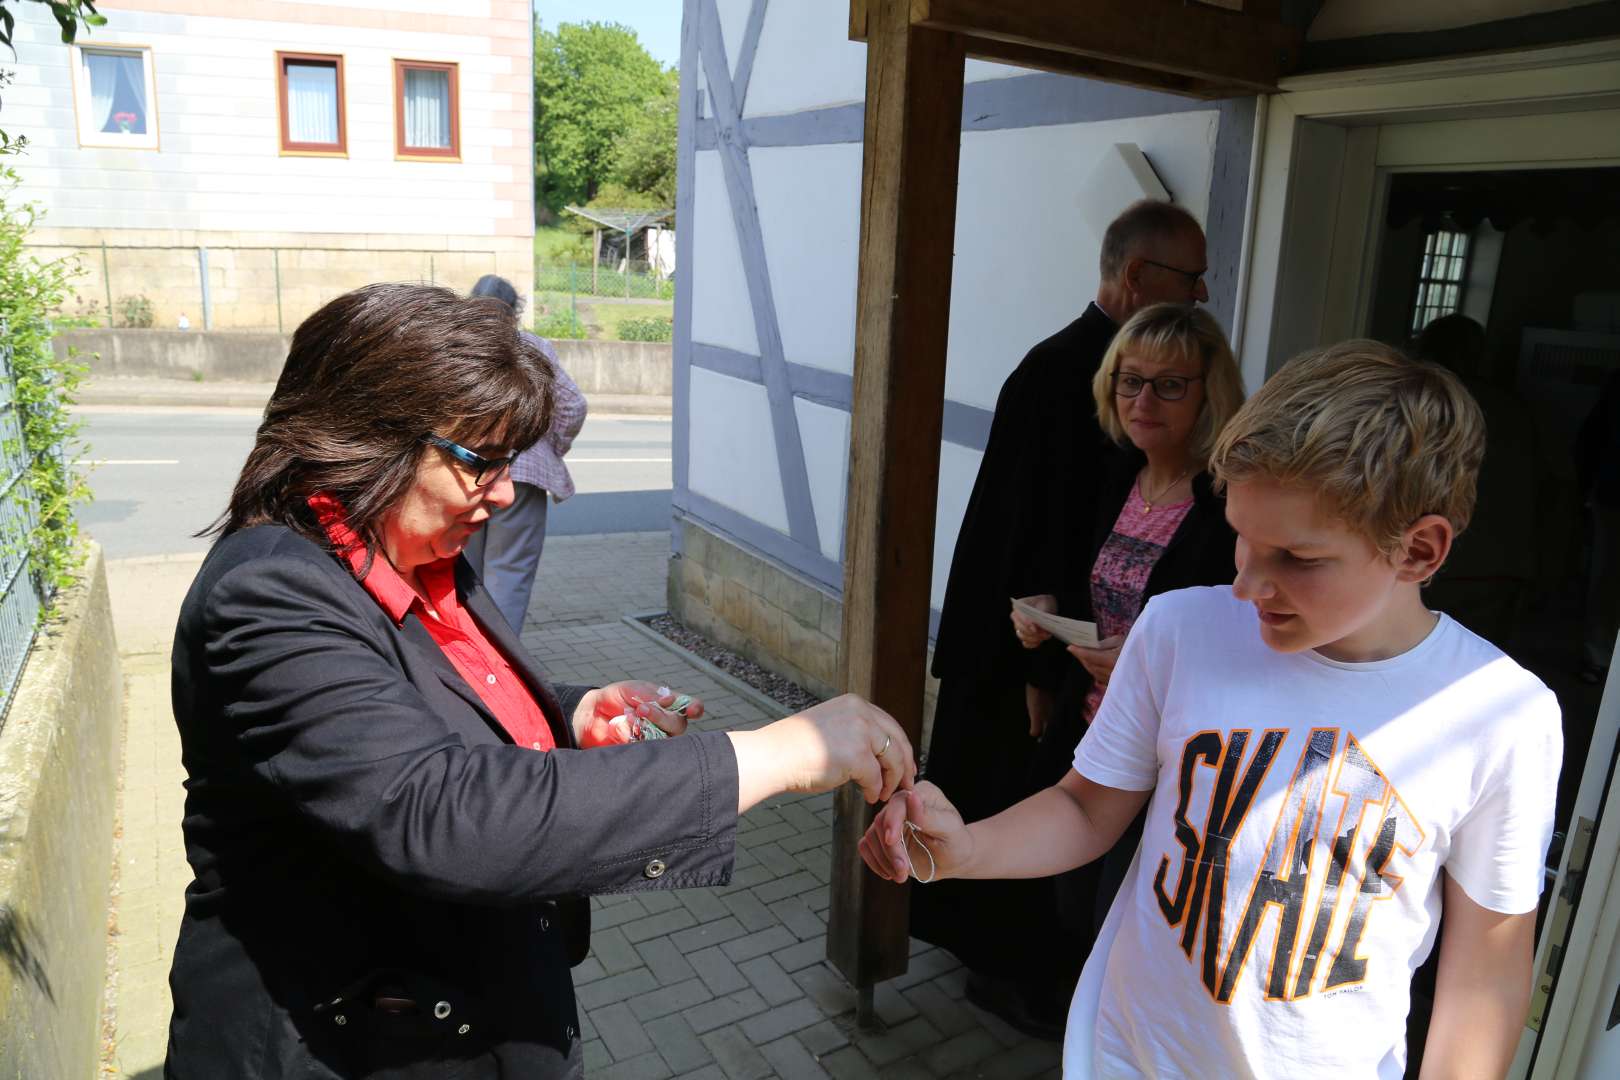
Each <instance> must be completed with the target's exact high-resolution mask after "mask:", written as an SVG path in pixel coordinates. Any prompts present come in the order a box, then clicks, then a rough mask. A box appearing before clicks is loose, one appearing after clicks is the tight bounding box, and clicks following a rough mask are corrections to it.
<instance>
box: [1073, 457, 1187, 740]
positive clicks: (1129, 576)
mask: <svg viewBox="0 0 1620 1080" xmlns="http://www.w3.org/2000/svg"><path fill="white" fill-rule="evenodd" d="M1192 504H1193V501H1192V500H1191V499H1188V500H1187V501H1186V502H1180V503H1176V504H1175V505H1174V506H1164V505H1162V504H1161V505H1159V506H1155V507H1154V508H1153V509H1151V510H1149V509H1148V505H1147V503H1145V502H1143V501H1142V492H1141V490H1140V488H1139V487H1138V486H1137V485H1136V484H1132V485H1131V493H1130V494H1129V495H1127V496H1126V497H1125V505H1124V506H1122V507H1120V510H1119V516H1118V517H1117V518H1115V519H1114V529H1113V531H1112V532H1110V533H1109V534H1108V539H1107V540H1105V541H1103V546H1102V550H1100V551H1098V552H1097V561H1096V562H1095V563H1093V564H1092V567H1091V612H1092V618H1093V619H1095V620H1096V622H1097V636H1098V637H1100V638H1106V637H1113V636H1114V635H1116V634H1118V635H1122V636H1123V635H1125V634H1128V633H1130V632H1131V626H1132V625H1134V624H1135V622H1136V617H1137V616H1138V615H1140V614H1141V613H1142V605H1143V604H1144V603H1146V601H1145V599H1144V598H1143V595H1142V594H1143V593H1145V592H1146V591H1147V583H1148V575H1150V574H1152V573H1153V568H1154V566H1156V565H1158V562H1159V556H1161V555H1163V554H1164V549H1165V548H1166V547H1167V546H1169V544H1170V538H1171V537H1173V536H1175V535H1176V530H1177V529H1179V528H1181V522H1182V520H1183V519H1184V518H1186V516H1187V511H1189V510H1191V509H1192ZM1103 689H1104V688H1103V687H1102V686H1099V685H1098V684H1096V683H1093V684H1092V686H1091V690H1090V692H1088V693H1087V694H1086V708H1085V712H1086V722H1087V723H1090V722H1091V718H1092V717H1093V716H1095V715H1096V714H1097V706H1099V705H1101V704H1102V699H1103Z"/></svg>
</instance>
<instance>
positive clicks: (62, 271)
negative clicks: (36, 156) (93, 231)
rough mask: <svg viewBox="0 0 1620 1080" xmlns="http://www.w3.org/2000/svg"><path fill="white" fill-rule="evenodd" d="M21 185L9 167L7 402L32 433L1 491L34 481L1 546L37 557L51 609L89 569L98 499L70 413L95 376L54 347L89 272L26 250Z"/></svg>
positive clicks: (2, 260)
mask: <svg viewBox="0 0 1620 1080" xmlns="http://www.w3.org/2000/svg"><path fill="white" fill-rule="evenodd" d="M17 183H18V180H17V174H16V173H15V172H14V171H13V170H12V169H10V168H0V335H3V337H0V353H9V354H10V362H11V379H12V386H10V387H6V386H4V385H3V384H0V395H14V399H15V401H16V405H17V415H18V420H19V421H20V427H21V429H22V439H21V445H20V446H19V445H18V444H17V440H16V439H15V438H11V439H7V440H5V441H4V443H3V445H0V450H3V453H0V469H3V471H4V473H5V475H4V476H0V482H4V481H6V480H9V478H10V476H11V475H13V474H14V470H16V469H26V476H25V478H24V482H23V483H19V484H17V485H15V486H13V487H12V488H11V494H10V495H9V496H8V498H10V499H11V500H13V502H12V506H11V507H9V508H6V512H5V513H4V514H3V520H4V522H5V525H4V527H3V532H0V544H3V545H4V547H5V548H6V549H7V550H9V551H17V550H20V549H22V548H26V549H27V551H28V562H29V569H30V570H31V571H32V574H33V578H34V585H35V588H36V589H38V591H39V594H40V596H41V598H42V599H43V600H46V601H48V600H49V598H50V597H52V596H53V595H55V593H56V592H57V591H58V590H59V589H63V588H66V587H67V586H68V585H71V584H72V583H73V582H74V580H75V579H76V577H77V574H78V571H79V569H80V567H81V566H82V565H83V563H84V552H83V549H82V548H81V546H80V545H79V542H78V539H79V525H78V522H77V520H75V518H74V507H75V505H77V504H78V503H81V502H84V501H85V500H86V499H88V497H89V493H90V491H89V485H88V484H87V483H86V482H85V479H84V475H83V473H81V472H80V471H79V469H78V467H77V465H76V462H75V461H74V458H75V457H76V456H77V455H76V454H75V453H74V451H75V450H76V449H77V445H76V444H77V440H78V435H79V430H80V426H81V425H80V424H79V422H78V421H76V420H74V419H73V417H72V415H71V413H69V411H68V409H69V406H71V404H72V402H73V396H74V392H75V391H76V390H77V388H78V385H79V381H80V380H81V379H82V378H83V377H84V373H85V367H84V366H83V365H81V364H79V363H77V362H76V360H75V359H74V358H73V357H72V356H70V357H69V358H68V359H67V360H66V361H61V360H58V359H57V357H56V351H55V350H54V349H53V348H52V347H51V337H52V335H53V333H54V329H55V328H54V326H53V323H52V316H53V315H55V314H56V313H58V312H60V311H61V310H62V309H63V307H64V305H65V304H66V303H67V302H68V300H69V298H70V297H71V296H72V292H73V289H72V281H73V278H74V277H75V276H76V275H78V274H79V273H80V272H81V271H80V269H79V267H78V264H77V263H76V262H75V261H73V260H72V259H71V258H65V259H53V260H49V261H41V260H40V259H38V258H37V257H35V256H33V255H31V254H28V253H27V252H26V251H25V250H24V249H23V244H24V242H25V241H26V240H27V238H28V234H29V232H30V231H32V229H33V227H34V223H35V220H36V218H37V217H38V211H37V210H36V209H35V207H34V206H32V205H31V204H28V203H24V202H20V201H18V199H17V197H16V192H17ZM0 382H3V380H0ZM0 400H3V398H0ZM7 426H8V427H9V424H8V425H7ZM30 519H31V522H32V526H31V528H30Z"/></svg>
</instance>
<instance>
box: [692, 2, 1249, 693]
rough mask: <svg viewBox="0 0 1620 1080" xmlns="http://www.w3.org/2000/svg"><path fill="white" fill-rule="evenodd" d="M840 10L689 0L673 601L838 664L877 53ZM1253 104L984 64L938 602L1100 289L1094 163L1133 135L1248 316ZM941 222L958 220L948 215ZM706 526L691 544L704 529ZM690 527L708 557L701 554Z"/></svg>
mask: <svg viewBox="0 0 1620 1080" xmlns="http://www.w3.org/2000/svg"><path fill="white" fill-rule="evenodd" d="M847 16H848V11H847V8H846V7H845V5H842V4H807V3H797V2H793V0H686V11H685V26H684V32H683V40H682V56H681V71H682V72H683V78H682V83H681V117H680V190H679V198H678V215H679V219H678V229H679V232H680V235H681V246H680V267H679V271H678V280H679V281H680V282H681V283H682V285H681V288H680V291H679V298H678V300H677V308H676V320H675V364H676V372H675V385H676V390H675V394H676V398H675V414H676V416H675V496H674V504H675V512H676V518H677V520H676V523H675V530H674V547H675V552H676V556H677V557H676V559H675V560H674V561H673V562H672V573H671V584H670V594H671V604H672V606H673V607H674V608H675V609H676V610H677V611H679V612H681V613H682V614H684V615H686V616H687V617H688V618H689V619H690V620H691V621H693V622H695V623H697V624H699V625H700V627H702V628H703V629H706V630H708V631H709V632H711V633H713V634H716V635H717V636H720V637H722V638H723V639H726V640H727V641H728V643H731V644H733V645H735V646H740V647H744V648H746V649H747V650H748V651H750V652H752V653H754V654H755V655H756V659H761V660H764V661H765V662H767V663H774V664H775V666H777V667H779V668H785V669H787V670H788V671H789V673H790V674H795V675H799V676H801V677H805V676H808V678H806V680H805V681H808V682H810V683H811V684H812V685H820V686H821V687H822V688H824V689H825V688H830V687H831V685H832V684H833V683H834V682H835V677H834V676H835V669H836V660H835V657H836V646H835V642H834V639H835V638H836V635H837V625H838V624H837V620H836V618H825V617H822V618H817V617H816V615H817V610H816V609H817V607H818V600H817V597H818V595H819V598H820V599H819V607H820V609H822V610H824V611H832V610H835V609H836V605H837V599H836V598H837V595H838V593H839V591H840V588H841V584H842V570H841V569H840V561H841V556H842V551H843V544H844V536H843V524H844V494H845V487H846V481H847V473H848V452H849V435H850V422H849V408H850V393H851V374H852V370H853V356H854V339H855V290H856V269H857V265H856V264H857V239H858V236H859V229H860V187H861V152H862V147H861V139H862V122H863V106H862V99H863V96H864V88H865V80H866V66H865V65H866V47H865V46H864V45H862V44H860V43H854V42H850V41H849V40H848V20H847ZM1253 116H1254V104H1253V101H1252V100H1244V101H1232V102H1215V103H1212V102H1207V101H1200V100H1196V99H1191V98H1181V97H1176V96H1173V95H1168V94H1160V93H1153V92H1149V91H1144V90H1136V89H1131V88H1128V87H1123V86H1118V85H1114V84H1106V83H1098V82H1091V81H1087V80H1083V79H1078V78H1072V77H1067V76H1061V75H1048V74H1040V73H1032V72H1029V71H1026V70H1024V69H1020V68H1014V67H1006V66H1001V65H995V64H988V63H981V62H975V61H970V62H969V64H968V70H967V85H966V87H965V92H964V104H963V110H962V153H961V168H960V180H959V195H958V212H957V223H956V235H955V250H956V259H955V266H954V270H953V274H954V288H953V292H952V301H951V312H950V352H949V358H948V365H947V376H946V398H947V400H946V403H945V425H944V441H943V445H942V447H941V464H940V478H939V484H940V490H939V509H938V514H937V518H936V522H935V551H936V556H935V564H934V574H933V603H934V606H935V607H936V609H937V607H938V604H939V602H940V599H941V596H942V594H943V592H944V585H945V576H946V573H947V572H948V570H949V567H950V558H951V554H952V551H953V549H954V547H955V541H956V533H957V530H958V528H959V526H960V523H961V517H962V514H963V512H964V510H965V507H966V503H967V499H968V495H969V492H970V490H971V488H972V485H973V480H974V477H975V475H976V473H977V470H978V466H979V461H980V457H981V455H982V452H983V448H984V442H985V438H986V436H987V434H988V432H989V427H990V418H991V414H992V410H993V409H994V406H995V400H996V395H997V393H998V392H999V390H1000V388H1001V384H1002V382H1003V380H1004V379H1005V378H1006V376H1007V375H1008V373H1009V372H1011V370H1012V369H1013V367H1014V366H1015V365H1016V364H1017V363H1018V361H1019V360H1020V359H1021V358H1022V357H1023V355H1024V353H1025V351H1026V350H1028V348H1029V347H1030V346H1031V345H1033V344H1035V343H1036V342H1037V341H1040V340H1041V339H1042V338H1044V337H1046V336H1048V335H1050V334H1052V333H1053V332H1055V331H1057V330H1058V329H1060V328H1061V327H1063V326H1064V325H1066V324H1067V323H1068V322H1070V321H1071V320H1072V319H1074V318H1075V317H1077V316H1078V315H1079V313H1080V312H1081V310H1083V308H1084V307H1085V305H1086V303H1087V302H1088V301H1089V300H1090V299H1091V297H1092V296H1093V294H1094V292H1095V290H1096V287H1097V284H1098V282H1097V250H1098V245H1099V243H1100V240H1101V237H1100V236H1099V235H1097V233H1096V231H1095V226H1094V224H1092V221H1093V220H1094V219H1095V218H1097V217H1098V216H1099V215H1101V216H1102V217H1103V218H1104V219H1106V217H1107V216H1108V215H1110V214H1111V213H1112V212H1113V211H1115V210H1117V209H1119V207H1104V206H1095V205H1092V202H1091V201H1088V199H1089V200H1093V201H1094V200H1095V198H1096V196H1095V194H1094V193H1091V192H1088V187H1087V183H1086V181H1087V179H1088V178H1089V177H1090V176H1091V174H1092V172H1093V170H1094V169H1096V168H1097V167H1098V164H1099V162H1101V161H1102V159H1103V158H1104V157H1105V156H1106V155H1109V154H1111V153H1113V149H1112V148H1113V146H1114V144H1116V143H1134V144H1136V145H1137V146H1138V147H1139V148H1140V149H1141V150H1142V151H1143V152H1144V153H1145V154H1146V155H1147V157H1148V159H1149V161H1150V162H1151V163H1152V165H1153V168H1154V170H1155V171H1156V172H1157V174H1158V176H1159V178H1160V179H1161V181H1162V182H1163V184H1164V186H1165V187H1166V188H1167V189H1168V190H1169V192H1170V193H1171V196H1172V197H1173V198H1174V199H1175V200H1176V201H1177V202H1178V203H1180V204H1181V205H1183V206H1185V207H1186V208H1187V209H1188V210H1190V211H1191V212H1192V213H1193V214H1194V215H1195V216H1196V217H1198V218H1199V219H1200V220H1201V221H1203V222H1204V223H1205V225H1206V230H1207V232H1208V234H1209V251H1210V267H1211V270H1210V274H1209V278H1208V283H1209V289H1210V293H1211V308H1212V310H1213V311H1214V312H1215V314H1216V315H1217V316H1218V317H1219V318H1220V319H1221V320H1222V322H1223V323H1225V324H1227V325H1228V326H1230V323H1231V317H1232V312H1233V309H1234V306H1235V301H1236V296H1237V278H1238V263H1239V251H1240V247H1241V232H1242V223H1243V215H1244V210H1245V206H1246V199H1247V187H1248V185H1247V177H1248V170H1249V164H1250V150H1251V145H1252V134H1253ZM945 227H948V225H947V226H945ZM699 533H701V534H702V535H701V536H699V535H698V534H699ZM694 537H696V538H697V545H698V547H699V548H700V550H691V548H692V544H691V543H689V540H691V539H692V538H694Z"/></svg>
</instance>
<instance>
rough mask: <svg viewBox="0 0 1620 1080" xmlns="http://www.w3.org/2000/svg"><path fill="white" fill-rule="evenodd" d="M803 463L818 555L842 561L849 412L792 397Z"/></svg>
mask: <svg viewBox="0 0 1620 1080" xmlns="http://www.w3.org/2000/svg"><path fill="white" fill-rule="evenodd" d="M793 408H794V411H795V412H796V413H797V414H798V417H799V435H800V438H802V439H803V440H804V464H805V468H806V469H807V470H808V471H809V473H810V502H811V505H813V506H814V507H815V510H816V532H817V533H819V534H820V535H819V537H818V539H819V540H820V542H821V553H822V554H823V555H825V556H827V558H829V559H832V560H833V561H835V562H842V561H843V558H844V498H845V496H846V495H847V494H848V493H849V424H850V420H849V413H847V412H845V411H844V410H842V409H833V408H829V407H828V406H826V405H818V404H816V403H815V402H813V401H805V400H804V399H803V398H796V399H794V402H793Z"/></svg>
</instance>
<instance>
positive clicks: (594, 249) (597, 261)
mask: <svg viewBox="0 0 1620 1080" xmlns="http://www.w3.org/2000/svg"><path fill="white" fill-rule="evenodd" d="M601 263H602V230H601V229H600V228H596V229H592V230H591V295H592V296H596V295H598V292H597V288H596V271H597V270H598V269H599V268H600V266H601Z"/></svg>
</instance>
